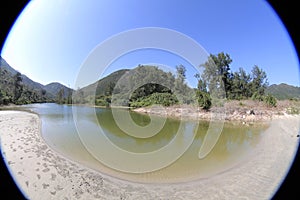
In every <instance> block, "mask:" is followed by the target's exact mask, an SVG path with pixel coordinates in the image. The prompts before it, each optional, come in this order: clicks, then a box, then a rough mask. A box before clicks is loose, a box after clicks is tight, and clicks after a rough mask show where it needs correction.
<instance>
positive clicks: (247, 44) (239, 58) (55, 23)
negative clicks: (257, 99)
mask: <svg viewBox="0 0 300 200" xmlns="http://www.w3.org/2000/svg"><path fill="white" fill-rule="evenodd" d="M143 27H159V28H166V29H170V30H174V31H177V32H180V33H182V34H184V35H187V36H188V37H190V38H192V39H193V40H195V41H196V42H197V43H198V44H199V45H201V46H202V47H203V48H204V49H205V50H206V52H207V53H212V54H217V53H219V52H225V53H228V54H229V55H230V56H231V58H232V60H233V62H232V64H231V69H232V71H236V70H238V68H239V67H242V68H244V69H245V70H246V71H247V72H250V71H251V69H252V67H253V66H254V65H258V66H259V67H260V68H262V69H263V70H264V71H266V73H267V75H268V80H269V83H270V84H274V83H275V84H278V83H282V82H284V83H288V84H291V85H295V86H299V63H298V58H297V54H296V51H295V49H294V46H293V44H292V41H291V39H290V37H289V35H288V33H287V31H286V29H285V27H284V25H283V24H282V23H281V21H280V19H279V17H278V16H277V15H276V13H275V12H274V11H273V9H272V8H271V7H270V6H269V5H268V3H267V2H266V1H264V0H246V1H240V0H222V1H220V0H205V1H204V0H176V1H174V0H164V1H161V0H151V1H150V0H148V1H146V0H123V1H121V0H107V1H104V0H85V1H82V0H51V1H48V0H40V1H31V2H30V3H29V5H28V6H27V7H26V8H25V10H24V11H23V12H22V14H21V15H20V16H19V18H18V20H17V21H16V23H15V25H14V27H13V28H12V30H11V32H10V34H9V36H8V38H7V40H6V43H5V46H4V48H3V50H2V52H1V56H2V57H3V58H4V59H5V60H6V61H7V62H8V63H9V64H10V65H11V66H12V67H14V68H15V69H17V70H18V71H20V72H21V73H23V74H25V75H27V76H28V77H30V78H31V79H33V80H34V81H37V82H40V83H42V84H48V83H50V82H60V83H62V84H65V85H67V86H71V87H74V86H75V82H76V78H77V76H78V73H79V71H80V68H81V67H82V64H83V63H84V61H85V60H86V59H87V58H88V56H89V54H90V53H91V52H92V50H94V49H95V48H96V47H97V46H98V45H99V44H101V43H102V42H104V41H105V40H107V39H108V38H111V37H112V36H114V35H117V34H119V33H121V32H124V31H128V30H132V29H135V28H143ZM107 51H109V49H107ZM149 63H158V64H161V65H165V66H169V67H171V68H173V69H175V66H176V65H179V64H184V65H185V66H186V67H187V69H188V70H187V79H188V82H189V83H190V84H191V85H192V86H195V84H196V79H195V78H194V77H193V75H194V73H195V69H194V68H193V67H192V66H191V65H189V63H188V62H186V61H185V60H184V59H182V58H181V57H180V56H178V55H172V54H171V53H169V52H163V51H159V50H156V49H153V51H151V50H149V49H145V50H139V51H134V52H130V53H128V54H126V55H123V56H122V57H120V58H119V59H117V60H116V61H114V62H112V63H111V65H110V66H99V68H103V69H104V68H106V70H105V73H104V74H99V76H98V78H100V77H102V76H104V75H105V74H108V73H110V72H112V71H115V70H117V69H122V68H133V67H136V65H137V64H149ZM199 64H201V63H199ZM196 72H197V71H196ZM94 79H95V78H91V80H89V81H90V83H93V82H94V81H96V80H94ZM75 89H76V88H75Z"/></svg>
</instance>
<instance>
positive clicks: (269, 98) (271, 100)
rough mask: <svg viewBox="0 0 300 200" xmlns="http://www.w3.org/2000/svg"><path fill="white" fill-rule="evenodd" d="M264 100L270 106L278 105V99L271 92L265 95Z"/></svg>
mask: <svg viewBox="0 0 300 200" xmlns="http://www.w3.org/2000/svg"><path fill="white" fill-rule="evenodd" d="M264 101H265V103H266V104H267V105H268V106H270V107H276V106H277V100H276V98H275V97H274V96H272V95H271V94H268V95H267V96H265V98H264Z"/></svg>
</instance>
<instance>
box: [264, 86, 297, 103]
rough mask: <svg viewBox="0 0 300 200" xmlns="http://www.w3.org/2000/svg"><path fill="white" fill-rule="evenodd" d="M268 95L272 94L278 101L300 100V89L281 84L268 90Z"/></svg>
mask: <svg viewBox="0 0 300 200" xmlns="http://www.w3.org/2000/svg"><path fill="white" fill-rule="evenodd" d="M266 93H267V94H272V95H273V96H274V97H276V98H277V99H278V100H284V99H292V98H296V99H300V87H297V86H292V85H288V84H285V83H281V84H279V85H277V84H273V85H270V86H269V87H268V88H267V89H266Z"/></svg>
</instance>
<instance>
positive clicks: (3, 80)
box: [0, 57, 73, 104]
mask: <svg viewBox="0 0 300 200" xmlns="http://www.w3.org/2000/svg"><path fill="white" fill-rule="evenodd" d="M0 64H1V65H0V92H1V94H0V97H1V99H0V104H2V103H3V98H4V97H5V99H6V100H5V102H6V103H7V102H11V103H16V102H13V101H15V99H16V98H15V79H16V77H15V76H17V74H18V73H19V72H18V71H17V70H15V69H14V68H12V67H11V66H10V65H9V64H8V63H7V62H6V61H5V60H4V59H3V58H2V57H0ZM20 78H21V80H22V81H21V85H22V86H23V88H22V91H21V90H20V94H19V95H20V97H19V99H20V100H19V101H20V102H19V104H23V103H35V102H52V101H55V100H56V97H57V94H58V92H59V91H60V90H63V91H64V92H63V98H66V97H67V96H68V95H69V94H71V92H73V90H72V89H71V88H68V87H66V86H64V85H62V84H60V83H50V84H47V85H43V84H41V83H38V82H35V81H33V80H31V79H30V78H28V77H27V76H26V75H24V74H20ZM1 95H2V96H1ZM3 96H4V97H3Z"/></svg>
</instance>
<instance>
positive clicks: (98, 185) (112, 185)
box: [0, 111, 300, 200]
mask: <svg viewBox="0 0 300 200" xmlns="http://www.w3.org/2000/svg"><path fill="white" fill-rule="evenodd" d="M299 122H300V118H299V117H297V116H291V115H287V114H283V115H280V116H278V118H276V119H272V121H271V124H270V127H269V128H268V129H267V130H266V132H264V134H263V135H262V138H261V141H260V144H259V145H257V148H255V149H254V150H253V154H252V156H251V158H249V159H247V160H245V161H243V162H242V163H241V164H240V165H238V166H236V167H235V168H232V169H231V170H228V171H226V172H224V173H221V174H218V175H215V176H213V177H210V178H207V179H201V180H198V181H193V182H187V183H181V184H179V183H178V184H141V183H134V182H129V181H123V180H119V179H116V178H113V177H111V176H108V175H105V174H103V173H100V172H97V171H95V170H92V169H89V168H86V167H84V166H83V165H80V164H78V163H75V162H73V161H71V160H69V159H67V158H65V157H63V156H62V155H60V154H58V153H57V152H55V151H54V150H52V149H51V148H50V147H49V146H48V145H47V144H46V143H45V141H44V140H43V138H42V137H41V133H40V126H41V124H40V123H41V122H40V119H39V117H38V116H37V115H35V114H32V113H28V112H20V111H0V127H1V128H0V137H1V149H2V154H3V156H4V158H5V162H6V163H7V165H8V166H9V167H10V169H11V173H12V174H13V176H14V178H15V180H16V181H17V182H18V184H19V186H20V187H21V188H22V190H23V191H24V193H25V194H26V195H27V196H28V198H29V199H40V198H41V197H42V198H43V199H109V200H110V199H141V200H143V199H145V200H149V199H208V200H209V199H270V198H271V196H272V195H273V193H274V192H275V191H276V190H277V187H278V186H279V184H280V183H281V181H282V178H284V176H285V175H286V172H287V170H288V169H289V167H290V164H291V162H292V160H293V158H294V156H295V152H296V149H297V147H298V144H299V140H298V137H297V135H298V134H299ZM249 188H251V189H249Z"/></svg>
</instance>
